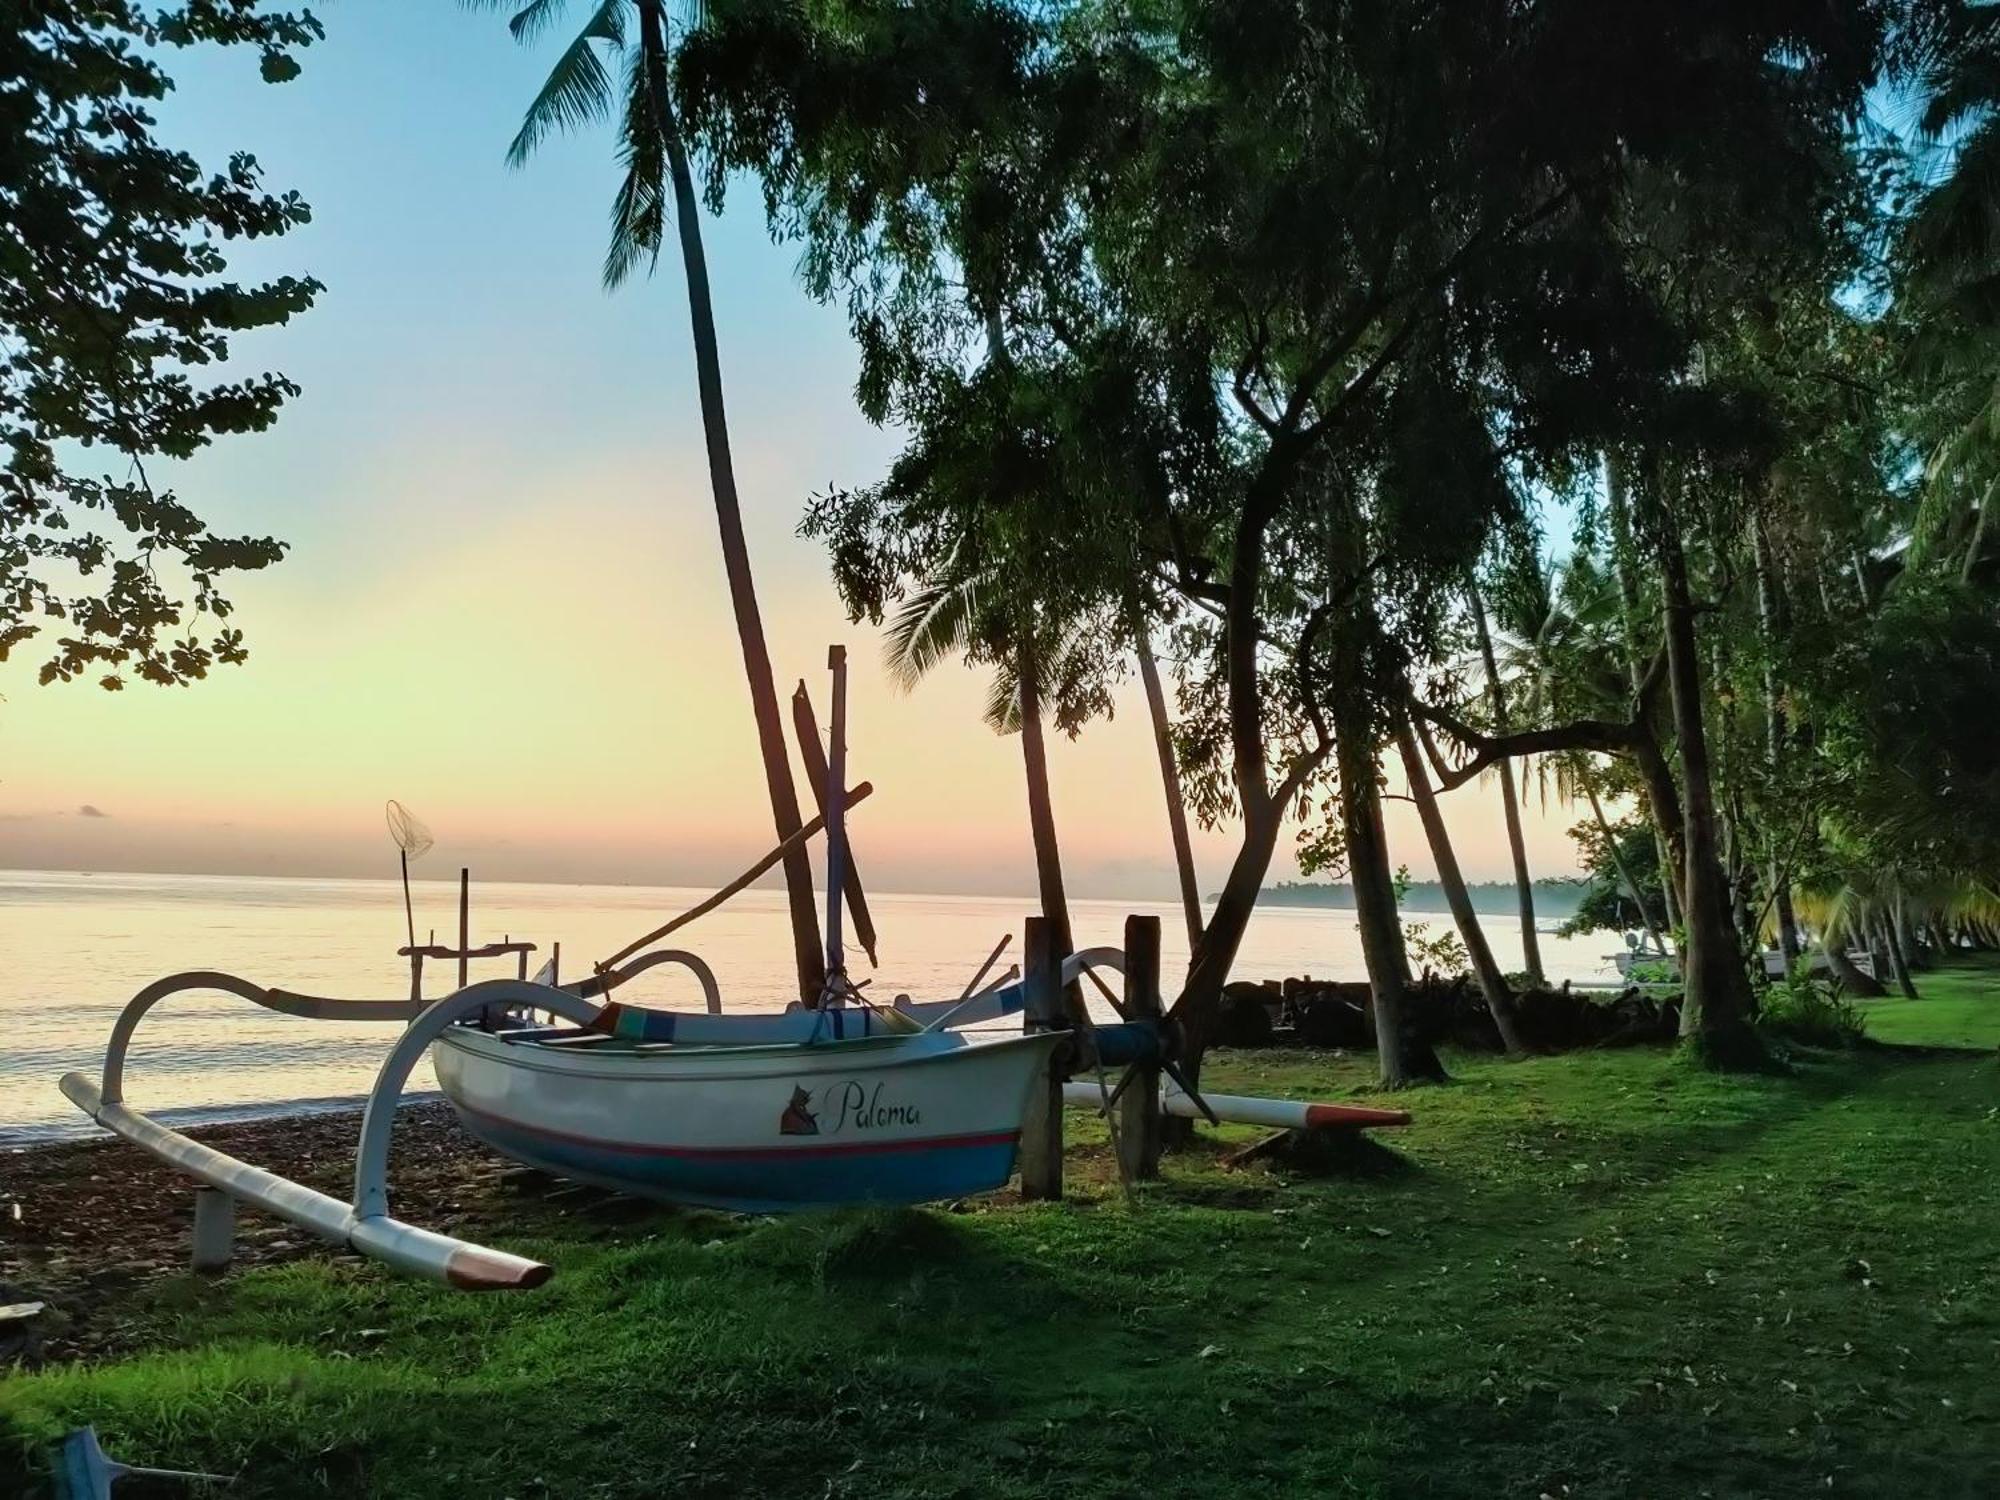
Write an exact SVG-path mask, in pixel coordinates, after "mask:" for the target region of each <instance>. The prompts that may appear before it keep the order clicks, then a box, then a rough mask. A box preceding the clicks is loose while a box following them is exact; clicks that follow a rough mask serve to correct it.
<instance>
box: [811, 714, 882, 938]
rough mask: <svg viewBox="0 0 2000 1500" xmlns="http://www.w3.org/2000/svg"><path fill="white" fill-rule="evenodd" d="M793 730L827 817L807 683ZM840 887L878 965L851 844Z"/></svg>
mask: <svg viewBox="0 0 2000 1500" xmlns="http://www.w3.org/2000/svg"><path fill="white" fill-rule="evenodd" d="M792 729H793V731H794V733H795V734H796V735H797V737H798V741H799V758H800V759H801V760H803V761H804V762H805V764H806V785H807V786H809V787H811V788H812V792H813V801H814V802H815V803H816V804H817V805H818V807H819V813H820V817H822V818H824V817H825V816H826V789H827V787H828V786H830V785H831V784H832V781H831V777H830V775H829V773H828V770H827V764H826V751H825V749H824V748H823V747H822V746H821V744H820V742H819V720H818V719H817V718H816V717H815V716H814V714H813V706H812V698H811V697H810V696H809V695H808V694H807V693H806V685H805V684H804V683H803V682H801V683H800V684H799V686H798V690H797V691H796V692H794V693H793V694H792ZM840 888H841V891H842V893H843V894H844V895H845V896H846V898H847V910H848V913H849V915H851V916H852V917H853V918H854V937H855V941H857V942H858V943H860V944H861V951H862V952H864V953H866V954H867V955H868V967H869V968H871V969H872V968H875V967H876V959H875V919H874V918H873V917H871V916H869V915H868V897H867V896H866V894H864V893H863V891H862V889H861V872H860V870H859V869H858V868H856V866H855V863H854V849H853V846H852V845H851V844H850V845H849V846H848V850H847V864H846V866H845V868H844V869H843V870H842V871H841V882H840Z"/></svg>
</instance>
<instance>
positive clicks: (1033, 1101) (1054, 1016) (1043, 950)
mask: <svg viewBox="0 0 2000 1500" xmlns="http://www.w3.org/2000/svg"><path fill="white" fill-rule="evenodd" d="M1022 949H1023V954H1022V957H1023V959H1024V960H1025V962H1026V965H1027V969H1026V974H1025V976H1024V978H1023V980H1022V988H1023V993H1022V1002H1023V1004H1022V1021H1021V1025H1022V1029H1023V1030H1024V1031H1030V1032H1036V1031H1066V1030H1068V1029H1069V1018H1068V1017H1067V1016H1066V1015H1065V1014H1064V1013H1063V983H1062V961H1063V955H1062V954H1061V953H1060V952H1058V951H1057V945H1056V933H1055V928H1054V927H1052V926H1050V925H1049V922H1048V921H1047V919H1045V918H1043V917H1030V918H1028V926H1027V932H1026V935H1025V936H1024V937H1023V939H1022ZM1062 1118H1063V1099H1062V1080H1061V1078H1060V1077H1058V1076H1057V1071H1056V1069H1055V1067H1054V1063H1053V1059H1051V1064H1050V1066H1048V1067H1046V1068H1044V1069H1043V1070H1042V1072H1041V1073H1040V1074H1038V1075H1037V1077H1036V1080H1035V1083H1034V1086H1033V1088H1032V1090H1031V1091H1030V1094H1029V1100H1028V1109H1027V1112H1026V1114H1024V1115H1023V1116H1022V1119H1021V1196H1022V1197H1023V1198H1028V1199H1053V1198H1060V1197H1062V1195H1063V1168H1062V1159H1063V1126H1062Z"/></svg>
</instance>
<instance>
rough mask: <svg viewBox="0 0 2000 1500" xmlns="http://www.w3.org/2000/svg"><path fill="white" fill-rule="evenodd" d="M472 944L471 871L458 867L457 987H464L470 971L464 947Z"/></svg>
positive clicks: (469, 961)
mask: <svg viewBox="0 0 2000 1500" xmlns="http://www.w3.org/2000/svg"><path fill="white" fill-rule="evenodd" d="M471 946H472V871H470V870H469V869H466V868H464V867H463V866H461V867H460V869H459V872H458V987H459V988H460V989H464V988H465V981H466V979H467V978H468V976H469V975H470V973H471V969H470V967H469V966H470V963H471V960H469V959H468V958H466V956H465V951H466V949H468V948H470V947H471Z"/></svg>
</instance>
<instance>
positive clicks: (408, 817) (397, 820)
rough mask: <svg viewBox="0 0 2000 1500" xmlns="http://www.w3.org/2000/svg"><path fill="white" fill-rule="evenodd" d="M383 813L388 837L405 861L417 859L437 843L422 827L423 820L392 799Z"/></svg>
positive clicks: (428, 830)
mask: <svg viewBox="0 0 2000 1500" xmlns="http://www.w3.org/2000/svg"><path fill="white" fill-rule="evenodd" d="M383 811H384V812H385V813H386V814H387V816H388V822H389V837H390V838H391V839H392V840H394V842H395V845H396V847H397V848H398V849H400V850H402V851H403V857H404V858H405V859H415V858H417V857H418V856H419V855H421V854H423V853H424V852H425V851H427V850H428V849H429V848H430V847H431V845H432V844H435V843H436V842H437V840H436V839H434V838H432V837H431V831H430V829H428V828H426V827H424V821H423V819H422V818H419V817H418V816H417V815H416V814H415V813H413V812H411V811H410V810H409V809H408V808H407V807H405V806H403V804H402V803H400V802H398V801H397V800H396V799H395V798H394V797H391V798H390V799H389V805H388V806H387V807H386V808H385V809H383Z"/></svg>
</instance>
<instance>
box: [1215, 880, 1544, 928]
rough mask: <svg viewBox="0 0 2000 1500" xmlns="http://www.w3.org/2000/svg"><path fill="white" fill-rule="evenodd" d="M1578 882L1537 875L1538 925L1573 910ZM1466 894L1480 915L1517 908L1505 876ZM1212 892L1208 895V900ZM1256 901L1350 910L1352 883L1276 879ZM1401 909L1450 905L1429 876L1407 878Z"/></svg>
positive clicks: (1430, 910)
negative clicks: (1544, 920) (1426, 878)
mask: <svg viewBox="0 0 2000 1500" xmlns="http://www.w3.org/2000/svg"><path fill="white" fill-rule="evenodd" d="M1582 890H1583V885H1582V882H1581V881H1578V880H1537V881H1536V882H1535V886H1534V892H1535V916H1536V919H1537V921H1536V925H1537V926H1538V927H1539V926H1540V925H1541V922H1540V919H1542V918H1544V917H1550V918H1564V917H1569V916H1572V915H1574V913H1575V911H1576V907H1577V902H1578V900H1579V898H1580V897H1581V894H1582ZM1466 894H1467V895H1468V896H1470V897H1471V898H1472V909H1473V910H1474V911H1476V912H1478V913H1479V915H1481V916H1483V917H1490V916H1515V915H1517V914H1518V913H1519V912H1520V909H1521V907H1520V898H1519V895H1518V893H1517V891H1516V889H1515V886H1514V883H1513V882H1512V881H1511V880H1482V881H1477V882H1475V883H1472V884H1469V885H1467V886H1466ZM1214 899H1215V897H1214V896H1210V897H1209V900H1211V901H1213V900H1214ZM1257 904H1258V905H1259V906H1302V907H1311V908H1315V909H1318V910H1322V911H1352V910H1354V887H1353V886H1351V885H1345V884H1339V883H1335V882H1331V881H1328V882H1323V883H1322V882H1318V881H1290V880H1282V881H1279V882H1278V884H1276V885H1274V886H1265V887H1264V888H1263V889H1262V890H1260V891H1259V892H1258V893H1257ZM1399 904H1400V905H1401V907H1402V909H1403V910H1404V911H1406V912H1422V913H1425V914H1426V915H1436V916H1449V915H1450V914H1451V907H1450V906H1449V905H1448V904H1447V903H1446V901H1445V898H1444V887H1442V886H1441V885H1439V884H1438V883H1437V882H1436V881H1435V880H1413V881H1411V882H1410V884H1409V887H1408V888H1407V889H1406V890H1405V891H1404V893H1403V899H1402V901H1401V902H1400V903H1399Z"/></svg>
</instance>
